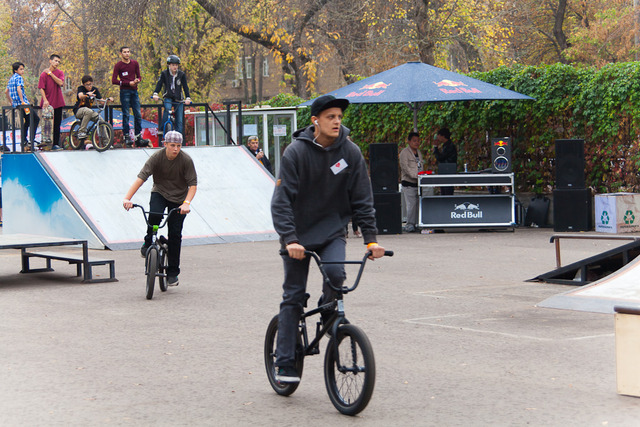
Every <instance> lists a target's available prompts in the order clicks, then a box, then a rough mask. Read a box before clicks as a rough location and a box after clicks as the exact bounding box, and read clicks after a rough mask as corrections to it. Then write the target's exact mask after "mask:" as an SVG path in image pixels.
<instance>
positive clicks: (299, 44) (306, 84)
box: [197, 0, 331, 97]
mask: <svg viewBox="0 0 640 427" xmlns="http://www.w3.org/2000/svg"><path fill="white" fill-rule="evenodd" d="M197 2H198V3H199V4H200V5H201V6H202V7H203V8H204V9H205V10H206V11H207V12H208V13H209V14H211V16H213V17H214V18H215V19H216V20H217V21H218V22H220V23H221V24H222V25H224V26H225V27H226V28H227V29H229V30H230V31H232V32H234V33H236V34H238V35H239V36H242V37H244V38H246V39H249V40H251V41H253V42H255V43H257V44H259V45H262V46H264V47H265V48H267V49H269V50H270V51H271V52H272V53H273V54H274V56H275V57H276V59H277V60H279V62H280V63H281V64H282V67H283V70H284V72H285V74H290V75H292V77H293V90H294V92H295V93H296V94H297V95H299V96H302V97H308V96H309V94H310V93H311V91H312V90H313V88H314V84H315V81H316V79H317V72H318V66H319V64H322V63H324V62H326V61H327V60H328V59H329V58H330V57H331V49H330V47H329V45H327V44H326V35H325V34H323V33H321V32H319V31H318V30H317V27H316V26H315V25H314V24H315V23H316V22H317V19H318V18H319V15H320V12H321V11H322V9H323V8H324V7H325V6H326V5H327V4H329V3H330V2H331V0H281V1H276V0H252V1H242V0H197Z"/></svg>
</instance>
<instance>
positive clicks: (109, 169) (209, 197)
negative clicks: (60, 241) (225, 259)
mask: <svg viewBox="0 0 640 427" xmlns="http://www.w3.org/2000/svg"><path fill="white" fill-rule="evenodd" d="M155 150H157V149H118V150H109V151H107V152H104V153H98V152H96V151H64V152H46V153H37V154H15V155H5V156H4V158H3V166H4V168H6V169H4V168H3V190H2V191H3V201H4V209H3V216H4V219H5V223H4V227H5V229H4V232H5V233H31V234H33V233H37V234H43V235H51V236H61V235H64V236H65V237H74V238H87V237H86V236H87V235H93V239H88V238H87V240H90V245H91V247H92V248H100V247H106V248H109V249H115V250H118V249H134V248H137V247H139V246H140V245H141V243H142V238H143V236H144V234H145V231H146V226H145V223H144V219H143V218H142V214H141V212H140V210H138V209H136V210H132V211H129V212H127V211H125V210H124V209H123V208H122V199H123V197H124V195H125V193H126V192H127V190H128V189H129V187H130V186H131V184H132V183H133V181H134V180H135V178H136V177H137V175H138V172H139V171H140V169H141V168H142V165H143V164H144V162H145V161H146V160H147V159H148V158H149V156H150V155H151V154H153V152H154V151H155ZM183 150H185V152H187V153H188V154H189V155H190V156H191V157H192V158H193V160H194V163H195V166H196V171H197V173H198V192H197V193H196V196H195V198H194V200H193V203H192V205H191V213H190V214H189V216H188V217H187V219H186V221H185V223H184V230H183V244H184V245H196V244H211V243H230V242H246V241H259V240H275V239H277V234H276V233H275V231H274V229H273V224H272V222H271V211H270V203H271V195H272V193H273V189H274V185H275V183H274V179H273V177H272V176H271V175H270V174H269V173H268V172H267V171H266V170H265V169H264V168H263V167H262V165H260V164H259V163H258V162H257V161H256V160H255V158H254V157H253V156H252V155H251V153H249V152H248V150H247V149H246V148H245V147H242V146H227V147H188V148H183ZM34 171H36V172H37V173H34ZM5 174H6V175H5ZM41 182H47V183H48V186H47V188H46V189H45V188H43V189H42V191H39V190H38V191H33V189H34V188H36V189H37V188H39V187H40V186H41V185H42V184H41ZM5 186H6V187H5ZM151 187H152V179H149V180H148V181H147V182H146V183H145V184H144V185H143V186H142V187H141V188H140V190H138V193H137V194H136V195H135V196H134V198H133V202H134V203H137V204H140V205H142V206H145V207H148V204H149V195H150V191H151ZM54 204H55V206H54ZM60 206H64V209H61V208H60ZM14 207H15V208H14ZM18 207H20V208H19V209H18ZM26 207H28V209H26V210H27V211H28V212H29V215H23V214H22V213H21V212H20V211H25V208H26ZM60 210H63V211H64V212H63V213H64V216H63V215H62V214H59V213H58V211H60ZM67 211H72V212H67ZM34 223H40V224H43V226H42V227H41V229H37V230H33V228H32V227H33V224H34ZM42 228H44V229H42ZM61 233H63V234H61Z"/></svg>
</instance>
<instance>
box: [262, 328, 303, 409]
mask: <svg viewBox="0 0 640 427" xmlns="http://www.w3.org/2000/svg"><path fill="white" fill-rule="evenodd" d="M277 342H278V316H277V315H276V316H274V318H273V319H271V322H269V327H267V333H266V334H265V337H264V365H265V368H266V370H267V378H269V383H270V384H271V387H273V389H274V390H275V392H276V393H278V394H279V395H280V396H289V395H290V394H292V393H293V392H294V391H296V389H297V388H298V386H299V385H300V383H281V382H280V381H278V380H276V365H275V362H276V343H277ZM296 347H297V348H296V370H297V371H298V375H299V376H300V378H302V369H303V367H304V350H303V348H302V337H301V336H300V334H298V345H297V346H296Z"/></svg>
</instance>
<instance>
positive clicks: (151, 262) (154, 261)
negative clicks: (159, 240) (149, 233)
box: [145, 246, 158, 299]
mask: <svg viewBox="0 0 640 427" xmlns="http://www.w3.org/2000/svg"><path fill="white" fill-rule="evenodd" d="M145 264H146V270H147V271H146V274H147V299H151V298H153V288H154V286H155V284H156V272H157V271H158V249H156V248H155V247H154V246H152V247H150V248H149V250H148V251H147V262H146V263H145Z"/></svg>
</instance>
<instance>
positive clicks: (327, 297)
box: [276, 237, 347, 367]
mask: <svg viewBox="0 0 640 427" xmlns="http://www.w3.org/2000/svg"><path fill="white" fill-rule="evenodd" d="M346 244H347V242H346V240H345V239H344V237H342V238H338V239H335V240H333V241H331V242H329V243H328V244H327V245H326V246H324V247H323V248H321V249H318V250H316V252H317V253H318V255H320V258H321V259H326V260H327V261H338V260H343V259H344V258H345V253H346ZM282 260H283V262H284V283H283V285H282V289H283V290H284V293H283V294H282V303H280V314H279V315H278V342H277V353H278V356H277V358H276V366H278V367H280V366H294V365H295V351H296V333H297V331H298V321H299V320H300V315H301V314H302V310H303V309H304V297H305V293H306V291H307V276H308V275H309V261H310V260H311V258H309V257H306V258H305V259H303V260H302V261H298V260H295V259H293V258H289V257H288V256H283V257H282ZM324 268H325V271H326V272H327V275H328V276H329V280H331V283H332V284H333V286H335V287H339V286H342V283H343V282H344V280H345V279H346V273H345V271H344V265H343V264H329V265H325V266H324ZM334 293H335V292H334V291H333V290H332V289H331V288H330V287H329V286H326V285H323V289H322V294H323V298H322V301H323V303H326V302H329V301H331V299H332V298H333V295H334Z"/></svg>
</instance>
